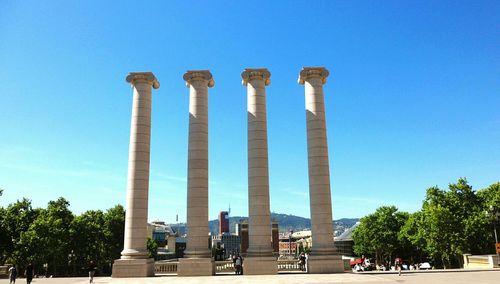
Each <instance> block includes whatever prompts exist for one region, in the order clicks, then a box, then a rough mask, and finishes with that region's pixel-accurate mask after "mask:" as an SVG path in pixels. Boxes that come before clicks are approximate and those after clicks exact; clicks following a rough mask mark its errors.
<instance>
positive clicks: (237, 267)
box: [235, 255, 241, 275]
mask: <svg viewBox="0 0 500 284" xmlns="http://www.w3.org/2000/svg"><path fill="white" fill-rule="evenodd" d="M235 265H236V275H239V274H241V258H240V256H239V255H238V256H237V257H236V262H235Z"/></svg>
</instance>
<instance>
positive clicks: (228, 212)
mask: <svg viewBox="0 0 500 284" xmlns="http://www.w3.org/2000/svg"><path fill="white" fill-rule="evenodd" d="M227 215H231V203H229V210H227Z"/></svg>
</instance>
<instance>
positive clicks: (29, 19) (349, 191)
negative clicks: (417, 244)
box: [0, 0, 500, 222]
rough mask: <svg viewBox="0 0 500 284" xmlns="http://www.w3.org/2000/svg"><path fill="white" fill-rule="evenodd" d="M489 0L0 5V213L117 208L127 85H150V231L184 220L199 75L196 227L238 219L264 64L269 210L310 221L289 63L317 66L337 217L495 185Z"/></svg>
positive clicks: (296, 90)
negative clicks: (192, 77)
mask: <svg viewBox="0 0 500 284" xmlns="http://www.w3.org/2000/svg"><path fill="white" fill-rule="evenodd" d="M499 15H500V1H472V0H471V1H262V2H261V1H250V2H248V1H211V3H207V2H205V1H147V3H146V2H137V1H121V2H120V3H118V2H115V1H1V2H0V78H1V80H0V107H1V111H0V187H1V188H4V189H5V192H4V196H3V197H1V198H0V206H5V205H6V204H8V203H11V202H13V201H15V200H16V199H20V198H22V197H29V198H30V199H32V200H33V203H34V205H35V206H46V203H47V202H48V201H49V200H53V199H56V198H57V197H59V196H64V197H65V198H67V199H68V200H69V201H70V202H71V209H72V210H73V211H74V212H76V213H80V212H82V211H85V210H89V209H106V208H109V207H111V206H113V205H114V204H117V203H122V204H123V203H124V201H125V192H126V174H127V160H128V141H129V131H130V113H131V99H132V90H131V89H130V86H129V85H127V84H126V83H125V76H126V75H127V73H128V72H130V71H153V72H154V73H155V75H156V76H157V78H158V79H159V81H160V82H161V87H160V89H158V90H155V91H154V94H153V117H152V119H153V126H152V141H151V145H152V148H151V181H150V203H149V204H150V210H149V213H150V214H149V216H150V220H155V219H161V220H165V221H167V222H173V221H175V215H176V214H179V219H180V221H184V220H185V218H186V217H185V216H186V211H185V207H186V172H187V137H188V89H187V88H186V86H185V82H184V81H183V79H182V75H183V73H184V72H185V71H186V70H189V69H210V70H211V71H212V73H213V75H214V79H215V87H214V88H212V89H210V90H209V105H210V109H209V137H210V138H209V139H210V148H209V153H210V217H211V218H215V217H216V214H217V212H218V211H220V210H223V209H226V208H227V207H228V205H229V203H230V204H231V209H232V215H247V212H248V207H247V152H246V139H247V136H246V125H247V122H246V90H245V88H244V87H243V86H242V85H241V77H240V74H241V71H242V70H243V69H244V68H248V67H267V68H268V69H269V70H270V71H271V73H272V77H271V85H270V86H269V87H268V89H267V94H268V98H267V104H268V139H269V163H270V192H271V209H272V211H275V212H279V213H288V214H295V215H300V216H306V217H309V198H308V177H307V152H306V126H305V110H304V89H303V86H301V85H298V84H297V77H298V73H299V71H300V69H301V68H302V66H325V67H327V68H328V69H329V70H330V73H331V75H330V77H329V78H328V82H327V84H326V85H325V86H324V88H325V94H326V102H325V104H326V112H327V128H328V141H329V154H330V164H331V180H332V200H333V213H334V218H335V219H337V218H342V217H361V216H363V215H365V214H367V213H370V212H372V211H373V210H374V209H375V208H377V207H379V206H381V205H386V204H393V205H396V206H398V207H399V208H400V209H401V210H406V211H415V210H418V209H419V208H420V206H421V201H422V199H423V198H424V195H425V189H426V188H428V187H430V186H433V185H438V186H441V187H446V186H447V184H448V183H450V182H454V181H456V180H457V179H458V178H459V177H467V178H468V179H469V181H470V183H471V184H472V185H473V186H474V187H475V188H476V189H479V188H483V187H486V186H488V185H489V184H491V183H494V182H497V181H499V180H500V16H499Z"/></svg>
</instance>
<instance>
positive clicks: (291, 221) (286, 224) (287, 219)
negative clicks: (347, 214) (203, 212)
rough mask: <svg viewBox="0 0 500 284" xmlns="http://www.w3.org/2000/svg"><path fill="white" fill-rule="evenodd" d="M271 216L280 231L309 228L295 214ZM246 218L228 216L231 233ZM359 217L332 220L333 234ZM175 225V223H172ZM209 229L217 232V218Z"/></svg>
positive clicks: (306, 221)
mask: <svg viewBox="0 0 500 284" xmlns="http://www.w3.org/2000/svg"><path fill="white" fill-rule="evenodd" d="M271 218H272V219H273V220H276V221H278V223H279V229H280V232H289V231H290V230H293V231H294V232H297V231H301V230H305V229H309V228H311V220H310V219H309V218H304V217H300V216H295V215H287V214H279V213H271ZM246 219H248V218H247V217H244V216H234V217H230V218H229V229H230V231H231V233H235V225H236V224H237V223H238V222H241V221H242V220H246ZM358 220H359V219H358V218H342V219H339V220H334V221H333V225H334V228H335V235H336V236H338V235H340V234H342V232H344V231H345V230H346V229H348V228H350V227H352V226H353V225H354V224H355V223H356V222H357V221H358ZM173 226H177V225H173ZM180 226H181V228H180V231H181V232H183V231H184V230H183V229H184V228H182V227H183V226H184V224H180ZM208 227H209V230H210V232H211V233H212V234H217V233H219V220H210V221H209V222H208Z"/></svg>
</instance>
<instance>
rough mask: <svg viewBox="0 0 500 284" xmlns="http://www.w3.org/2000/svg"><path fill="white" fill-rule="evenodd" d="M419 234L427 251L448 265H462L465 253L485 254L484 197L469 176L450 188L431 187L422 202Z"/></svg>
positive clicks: (486, 225) (486, 229)
mask: <svg viewBox="0 0 500 284" xmlns="http://www.w3.org/2000/svg"><path fill="white" fill-rule="evenodd" d="M422 214H423V219H422V224H421V227H422V228H421V229H420V232H419V236H421V237H423V238H424V239H425V240H426V251H427V253H428V254H429V255H430V256H431V257H432V258H433V259H434V260H435V261H440V262H441V263H442V265H443V267H445V268H449V267H452V266H459V267H461V266H462V264H463V263H462V262H463V258H462V255H463V254H464V253H472V254H483V253H486V252H487V250H488V244H487V243H488V241H487V238H484V236H485V235H488V232H487V231H488V221H487V218H486V213H485V211H484V204H483V200H482V199H481V198H480V196H479V195H477V194H476V192H475V191H474V190H473V189H472V186H470V185H469V184H468V182H467V179H465V178H460V179H459V180H458V181H457V183H452V184H450V185H449V186H448V190H447V191H445V190H441V189H439V188H437V187H431V188H429V189H428V190H427V194H426V198H425V200H424V202H423V205H422Z"/></svg>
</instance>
